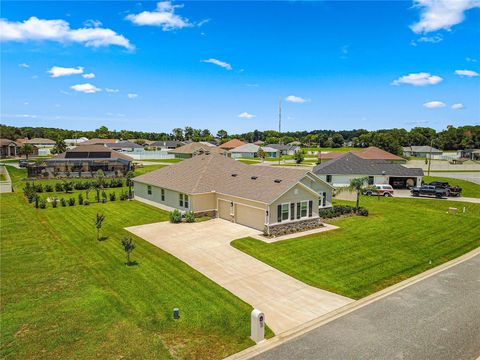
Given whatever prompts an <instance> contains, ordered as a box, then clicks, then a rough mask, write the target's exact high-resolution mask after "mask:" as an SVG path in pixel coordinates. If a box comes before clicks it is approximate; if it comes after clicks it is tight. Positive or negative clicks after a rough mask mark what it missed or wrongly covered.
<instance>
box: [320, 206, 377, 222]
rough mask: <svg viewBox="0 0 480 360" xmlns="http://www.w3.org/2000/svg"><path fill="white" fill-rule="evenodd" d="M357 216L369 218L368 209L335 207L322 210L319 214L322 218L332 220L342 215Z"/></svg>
mask: <svg viewBox="0 0 480 360" xmlns="http://www.w3.org/2000/svg"><path fill="white" fill-rule="evenodd" d="M355 213H356V214H357V215H360V216H368V209H366V208H364V207H359V208H358V209H356V208H355V207H353V206H350V205H334V206H333V208H330V209H321V210H320V211H319V212H318V214H319V216H320V217H321V218H325V219H332V218H335V217H339V216H342V215H350V214H355Z"/></svg>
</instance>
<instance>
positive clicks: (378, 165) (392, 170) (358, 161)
mask: <svg viewBox="0 0 480 360" xmlns="http://www.w3.org/2000/svg"><path fill="white" fill-rule="evenodd" d="M313 173H314V174H317V175H388V176H423V170H422V169H419V168H407V167H405V166H402V165H400V164H392V163H389V162H386V161H383V160H369V159H362V158H360V157H359V156H357V155H355V154H353V153H351V152H348V153H346V154H345V155H344V156H342V157H339V158H337V159H333V160H330V161H327V162H324V163H322V164H319V165H317V166H315V167H314V168H313Z"/></svg>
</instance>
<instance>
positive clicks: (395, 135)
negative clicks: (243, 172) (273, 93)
mask: <svg viewBox="0 0 480 360" xmlns="http://www.w3.org/2000/svg"><path fill="white" fill-rule="evenodd" d="M0 132H1V136H2V138H8V139H12V140H15V139H18V138H25V137H27V138H30V139H31V138H36V137H40V138H48V139H52V140H57V141H58V140H61V139H67V138H69V139H74V138H79V137H87V138H89V139H91V138H114V139H121V140H127V139H137V140H138V141H139V142H142V140H153V141H159V140H162V141H164V140H179V141H185V140H190V141H214V140H217V141H220V142H222V143H223V142H226V141H228V140H230V139H233V138H238V139H242V140H244V141H246V142H255V141H264V142H265V143H267V144H278V143H282V144H288V143H290V142H294V141H298V142H300V143H301V144H302V145H304V146H308V147H331V148H339V147H343V146H354V147H368V146H377V147H379V148H381V149H384V150H387V151H389V152H391V153H394V154H401V153H402V147H404V146H415V145H433V146H434V147H436V148H439V149H441V150H458V149H472V148H475V149H477V148H480V126H479V125H474V126H460V127H454V126H448V127H447V128H446V129H444V130H442V131H436V130H435V129H432V128H428V127H415V128H413V129H411V130H405V129H401V128H395V129H382V130H375V131H368V130H365V129H354V130H342V131H335V130H313V131H294V132H282V133H279V132H278V131H275V130H266V131H260V130H254V131H250V132H246V133H239V134H229V133H228V132H227V131H226V130H223V129H222V130H219V131H217V132H216V133H212V132H210V130H208V129H203V130H202V129H194V128H192V127H190V126H187V127H185V128H175V129H173V130H172V131H171V132H170V133H165V132H145V131H131V130H110V129H108V128H107V127H106V126H101V127H99V128H98V129H96V130H91V131H82V130H66V129H57V128H46V127H15V126H7V125H0ZM59 145H60V146H59V147H61V148H62V149H59V150H63V144H59Z"/></svg>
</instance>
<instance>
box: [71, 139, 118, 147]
mask: <svg viewBox="0 0 480 360" xmlns="http://www.w3.org/2000/svg"><path fill="white" fill-rule="evenodd" d="M116 142H118V140H117V139H98V138H93V139H90V140H87V141H84V142H81V143H80V144H78V145H79V146H86V145H107V144H115V143H116Z"/></svg>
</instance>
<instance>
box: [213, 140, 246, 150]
mask: <svg viewBox="0 0 480 360" xmlns="http://www.w3.org/2000/svg"><path fill="white" fill-rule="evenodd" d="M242 145H245V142H244V141H242V140H239V139H232V140H229V141H227V142H226V143H223V144H222V145H220V146H219V148H220V149H223V150H232V149H235V148H236V147H239V146H242Z"/></svg>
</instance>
